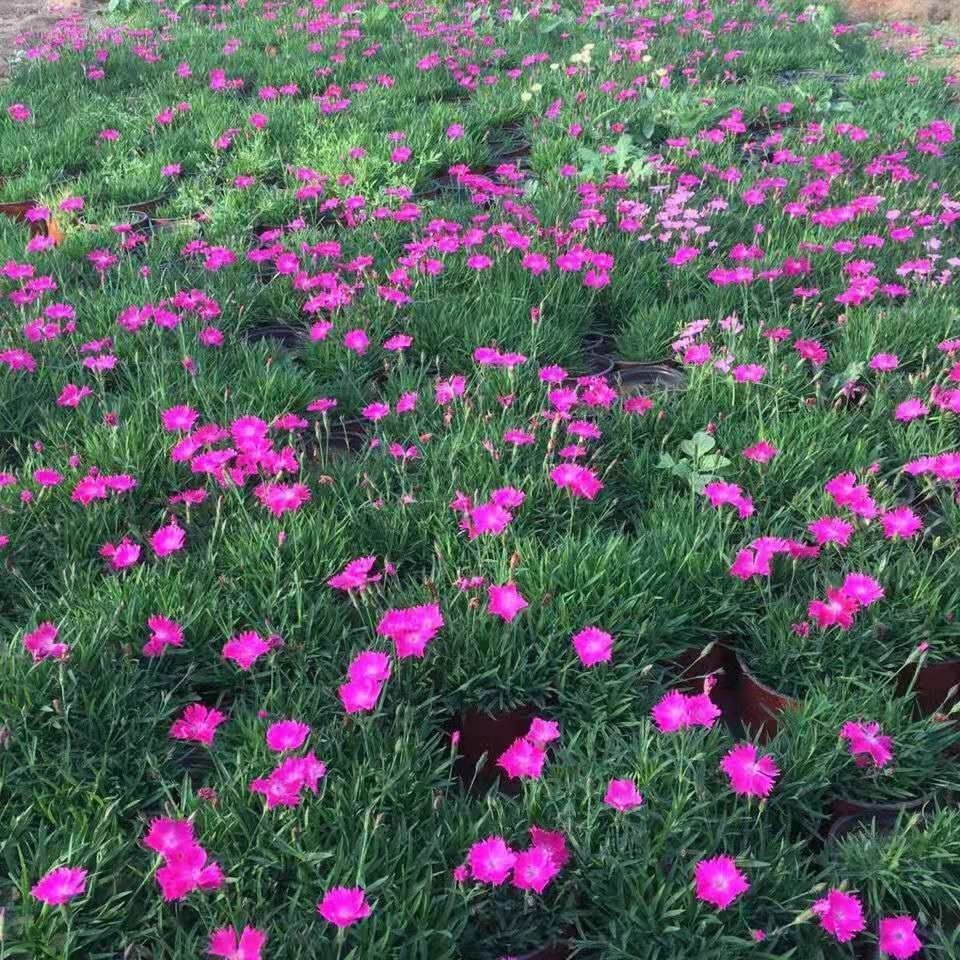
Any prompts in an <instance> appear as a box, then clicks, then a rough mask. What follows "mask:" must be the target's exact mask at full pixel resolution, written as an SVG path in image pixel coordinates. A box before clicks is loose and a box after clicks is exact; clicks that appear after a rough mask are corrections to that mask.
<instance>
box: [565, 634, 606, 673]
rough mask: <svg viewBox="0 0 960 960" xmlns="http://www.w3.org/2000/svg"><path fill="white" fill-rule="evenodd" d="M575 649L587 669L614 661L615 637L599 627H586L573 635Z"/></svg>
mask: <svg viewBox="0 0 960 960" xmlns="http://www.w3.org/2000/svg"><path fill="white" fill-rule="evenodd" d="M572 642H573V649H574V650H576V651H577V656H578V657H579V658H580V662H581V663H582V664H583V665H584V666H585V667H592V666H594V664H597V663H609V661H610V660H611V659H613V637H612V636H611V635H610V634H609V633H607V632H606V630H601V629H599V628H598V627H584V628H583V629H582V630H581V631H580V632H579V633H575V634H574V635H573V641H572Z"/></svg>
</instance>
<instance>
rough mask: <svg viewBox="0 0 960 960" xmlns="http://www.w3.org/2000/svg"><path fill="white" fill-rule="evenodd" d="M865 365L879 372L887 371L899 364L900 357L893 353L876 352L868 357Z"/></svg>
mask: <svg viewBox="0 0 960 960" xmlns="http://www.w3.org/2000/svg"><path fill="white" fill-rule="evenodd" d="M867 366H868V367H869V368H870V369H871V370H876V371H878V372H879V373H889V372H890V371H891V370H896V369H897V367H898V366H900V358H899V357H898V356H897V355H896V354H895V353H878V354H876V355H875V356H873V357H871V358H870V362H869V363H868V364H867Z"/></svg>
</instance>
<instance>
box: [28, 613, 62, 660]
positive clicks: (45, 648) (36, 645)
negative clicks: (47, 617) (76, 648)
mask: <svg viewBox="0 0 960 960" xmlns="http://www.w3.org/2000/svg"><path fill="white" fill-rule="evenodd" d="M59 632H60V628H59V627H57V626H55V625H54V624H52V623H50V622H49V621H47V622H46V623H41V624H40V626H39V627H37V629H36V630H32V631H30V632H29V633H25V634H24V635H23V647H24V649H25V650H26V651H27V652H28V653H29V654H30V655H31V656H32V657H33V662H34V663H40V661H41V660H64V659H66V657H67V656H68V655H69V653H70V646H69V645H68V644H66V643H61V642H58V641H57V635H58V634H59Z"/></svg>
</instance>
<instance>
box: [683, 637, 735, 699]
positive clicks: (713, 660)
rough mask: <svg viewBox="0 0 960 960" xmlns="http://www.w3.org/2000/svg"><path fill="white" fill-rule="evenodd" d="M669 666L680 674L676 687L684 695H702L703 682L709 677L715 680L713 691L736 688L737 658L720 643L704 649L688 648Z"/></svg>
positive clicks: (717, 642) (716, 642)
mask: <svg viewBox="0 0 960 960" xmlns="http://www.w3.org/2000/svg"><path fill="white" fill-rule="evenodd" d="M671 666H673V667H675V668H676V669H678V670H679V672H680V682H679V684H678V686H679V688H680V689H681V690H682V691H683V692H684V693H691V694H697V693H703V681H704V680H705V679H706V678H707V677H709V676H712V677H713V678H714V679H715V680H716V687H715V688H714V689H720V688H723V689H727V690H733V689H735V688H736V686H737V658H736V657H735V656H734V654H733V651H732V650H731V649H730V648H729V647H728V646H726V645H725V644H723V643H721V642H720V641H715V642H713V643H711V644H708V645H707V646H706V647H688V648H687V649H686V650H684V651H683V652H682V653H680V654H678V655H677V657H676V659H675V660H673V662H672V664H671Z"/></svg>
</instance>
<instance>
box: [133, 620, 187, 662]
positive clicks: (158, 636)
mask: <svg viewBox="0 0 960 960" xmlns="http://www.w3.org/2000/svg"><path fill="white" fill-rule="evenodd" d="M147 626H148V627H149V628H150V630H151V633H150V639H149V640H147V642H146V643H145V644H144V647H143V655H144V656H145V657H159V656H160V655H161V654H162V653H163V651H164V650H165V649H166V648H167V647H182V646H183V627H181V626H180V624H179V623H175V622H174V621H173V620H168V619H167V618H166V617H161V616H159V615H154V616H152V617H149V618H148V619H147Z"/></svg>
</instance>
